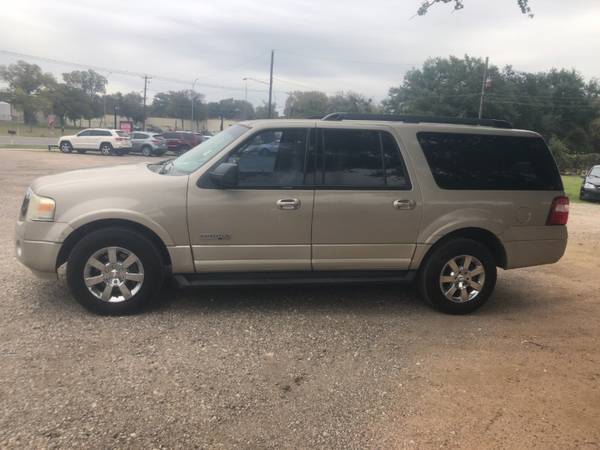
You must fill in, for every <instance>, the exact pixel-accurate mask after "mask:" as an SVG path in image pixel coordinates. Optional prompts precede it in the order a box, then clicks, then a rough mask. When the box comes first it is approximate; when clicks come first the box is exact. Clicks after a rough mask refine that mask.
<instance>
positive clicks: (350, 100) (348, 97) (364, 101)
mask: <svg viewBox="0 0 600 450" xmlns="http://www.w3.org/2000/svg"><path fill="white" fill-rule="evenodd" d="M327 112H328V113H332V112H345V113H365V114H367V113H375V112H377V106H376V105H374V104H373V101H372V100H371V99H370V98H366V97H365V96H364V95H361V94H358V93H356V92H352V91H349V92H346V93H343V92H340V93H337V94H335V95H332V96H331V97H329V98H328V99H327Z"/></svg>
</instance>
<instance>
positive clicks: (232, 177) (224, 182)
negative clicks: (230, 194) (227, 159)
mask: <svg viewBox="0 0 600 450" xmlns="http://www.w3.org/2000/svg"><path fill="white" fill-rule="evenodd" d="M210 179H211V180H212V182H213V183H215V185H217V187H220V188H223V189H224V188H229V187H234V186H237V184H238V165H237V164H234V163H221V164H219V165H218V166H217V167H215V170H213V171H212V172H210Z"/></svg>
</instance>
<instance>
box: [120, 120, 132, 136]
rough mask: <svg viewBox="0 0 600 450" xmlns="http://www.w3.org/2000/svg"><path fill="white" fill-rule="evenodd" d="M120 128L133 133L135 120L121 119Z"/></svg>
mask: <svg viewBox="0 0 600 450" xmlns="http://www.w3.org/2000/svg"><path fill="white" fill-rule="evenodd" d="M119 129H120V130H121V131H124V132H125V133H131V132H132V131H133V122H129V121H128V120H121V121H120V122H119Z"/></svg>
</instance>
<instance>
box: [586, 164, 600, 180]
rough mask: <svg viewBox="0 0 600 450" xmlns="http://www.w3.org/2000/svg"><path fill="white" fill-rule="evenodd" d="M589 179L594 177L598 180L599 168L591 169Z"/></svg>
mask: <svg viewBox="0 0 600 450" xmlns="http://www.w3.org/2000/svg"><path fill="white" fill-rule="evenodd" d="M589 176H590V177H596V178H600V166H598V167H594V168H593V169H592V171H591V172H590V175H589Z"/></svg>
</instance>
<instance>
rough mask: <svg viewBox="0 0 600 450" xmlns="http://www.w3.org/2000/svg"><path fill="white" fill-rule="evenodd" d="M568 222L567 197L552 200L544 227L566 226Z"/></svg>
mask: <svg viewBox="0 0 600 450" xmlns="http://www.w3.org/2000/svg"><path fill="white" fill-rule="evenodd" d="M568 221H569V197H556V198H555V199H554V200H552V206H550V214H548V220H547V221H546V225H566V224H567V222H568Z"/></svg>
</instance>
